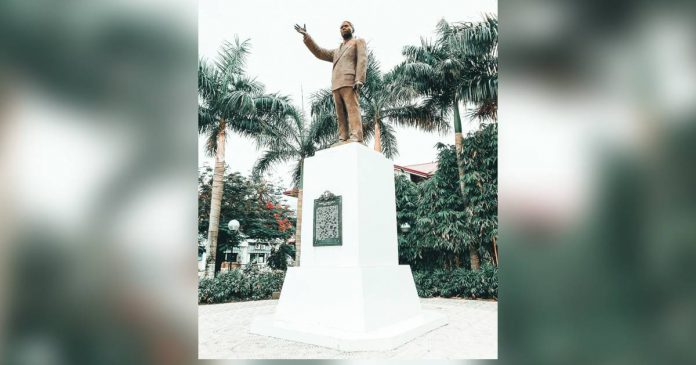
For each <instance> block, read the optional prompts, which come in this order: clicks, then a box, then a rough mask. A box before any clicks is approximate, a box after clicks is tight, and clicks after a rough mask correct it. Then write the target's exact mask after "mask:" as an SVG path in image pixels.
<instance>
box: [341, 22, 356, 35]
mask: <svg viewBox="0 0 696 365" xmlns="http://www.w3.org/2000/svg"><path fill="white" fill-rule="evenodd" d="M352 34H353V27H351V26H350V24H349V23H348V22H343V23H342V24H341V36H342V37H343V38H346V37H350V36H351V35H352Z"/></svg>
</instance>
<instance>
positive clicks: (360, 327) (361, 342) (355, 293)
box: [251, 265, 447, 351]
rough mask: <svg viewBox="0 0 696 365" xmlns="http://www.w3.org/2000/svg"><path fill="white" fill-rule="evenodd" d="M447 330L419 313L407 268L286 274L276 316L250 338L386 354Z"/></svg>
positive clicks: (261, 321) (436, 318)
mask: <svg viewBox="0 0 696 365" xmlns="http://www.w3.org/2000/svg"><path fill="white" fill-rule="evenodd" d="M445 324H447V319H446V318H445V316H443V315H441V314H438V313H435V312H432V311H424V310H422V309H421V307H420V300H419V298H418V295H417V292H416V287H415V284H414V282H413V276H412V274H411V268H410V267H409V266H408V265H389V266H372V267H365V266H362V267H360V266H354V267H311V268H296V267H291V268H288V272H287V274H286V277H285V282H284V284H283V290H282V292H281V296H280V300H279V302H278V307H277V308H276V312H275V314H273V315H268V316H260V317H257V318H256V319H255V320H254V321H253V322H252V326H251V333H255V334H260V335H265V336H271V337H277V338H282V339H287V340H291V341H298V342H304V343H309V344H313V345H318V346H323V347H328V348H333V349H337V350H342V351H384V350H389V349H393V348H395V347H397V346H400V345H402V344H404V343H406V342H408V341H410V340H412V339H414V338H416V337H418V336H420V335H422V334H424V333H426V332H429V331H431V330H433V329H435V328H438V327H440V326H443V325H445Z"/></svg>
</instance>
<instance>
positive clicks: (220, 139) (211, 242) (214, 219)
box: [205, 119, 226, 278]
mask: <svg viewBox="0 0 696 365" xmlns="http://www.w3.org/2000/svg"><path fill="white" fill-rule="evenodd" d="M225 128H226V123H225V120H224V119H223V120H221V121H220V133H218V135H217V142H216V143H217V151H216V152H215V170H214V172H213V189H212V192H211V198H210V219H209V223H208V262H207V267H206V273H205V275H206V276H207V277H209V278H214V277H215V257H216V255H217V239H218V230H219V228H220V206H221V204H222V191H223V187H224V185H223V178H224V176H225V137H226V136H225V133H226V132H225Z"/></svg>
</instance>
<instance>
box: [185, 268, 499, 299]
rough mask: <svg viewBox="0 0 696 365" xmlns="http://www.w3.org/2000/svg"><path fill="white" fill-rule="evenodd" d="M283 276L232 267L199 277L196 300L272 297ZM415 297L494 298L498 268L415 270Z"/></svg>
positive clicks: (496, 290)
mask: <svg viewBox="0 0 696 365" xmlns="http://www.w3.org/2000/svg"><path fill="white" fill-rule="evenodd" d="M284 279H285V272H284V271H268V270H267V271H260V270H258V269H251V270H232V271H228V272H225V273H222V274H220V275H218V276H217V277H216V278H214V279H205V278H204V279H201V280H200V281H199V283H198V303H206V304H212V303H226V302H236V301H245V300H261V299H271V294H272V293H273V292H274V291H280V289H281V288H282V287H283V280H284ZM413 279H414V280H415V282H416V289H417V290H418V296H420V297H421V298H430V297H437V296H442V297H445V298H451V297H463V298H473V299H476V298H497V297H498V268H497V267H494V266H491V265H489V264H486V265H483V266H481V270H479V271H471V270H468V269H464V268H461V269H454V270H442V269H437V270H432V271H425V270H423V271H414V272H413Z"/></svg>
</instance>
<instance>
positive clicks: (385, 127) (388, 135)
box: [380, 122, 399, 160]
mask: <svg viewBox="0 0 696 365" xmlns="http://www.w3.org/2000/svg"><path fill="white" fill-rule="evenodd" d="M380 127H381V128H380V137H381V138H380V140H381V143H382V153H383V154H384V156H385V157H387V158H389V159H392V160H393V159H394V158H396V157H397V156H398V155H399V149H398V147H397V143H396V130H394V127H392V126H391V125H389V124H387V123H383V122H380Z"/></svg>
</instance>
